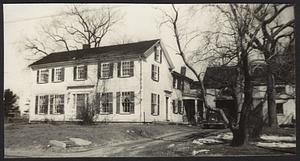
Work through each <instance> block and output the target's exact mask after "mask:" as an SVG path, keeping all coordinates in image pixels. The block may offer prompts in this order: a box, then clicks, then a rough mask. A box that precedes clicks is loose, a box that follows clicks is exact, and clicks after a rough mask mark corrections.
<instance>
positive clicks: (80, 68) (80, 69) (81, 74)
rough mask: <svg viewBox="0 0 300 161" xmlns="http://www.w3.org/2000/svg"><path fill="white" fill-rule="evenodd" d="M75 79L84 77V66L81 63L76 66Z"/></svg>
mask: <svg viewBox="0 0 300 161" xmlns="http://www.w3.org/2000/svg"><path fill="white" fill-rule="evenodd" d="M76 72H77V73H76V79H77V80H80V79H81V80H82V79H85V66H84V65H81V66H77V68H76Z"/></svg>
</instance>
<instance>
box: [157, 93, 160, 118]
mask: <svg viewBox="0 0 300 161" xmlns="http://www.w3.org/2000/svg"><path fill="white" fill-rule="evenodd" d="M159 104H160V100H159V94H158V95H157V115H159V108H160V106H159Z"/></svg>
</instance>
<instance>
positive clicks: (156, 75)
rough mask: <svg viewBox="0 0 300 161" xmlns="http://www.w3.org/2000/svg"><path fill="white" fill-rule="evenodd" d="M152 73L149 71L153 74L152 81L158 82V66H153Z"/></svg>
mask: <svg viewBox="0 0 300 161" xmlns="http://www.w3.org/2000/svg"><path fill="white" fill-rule="evenodd" d="M153 67H154V68H153V71H151V72H152V73H154V75H153V76H154V78H153V79H154V80H155V81H158V80H159V78H158V68H159V66H158V65H155V64H153Z"/></svg>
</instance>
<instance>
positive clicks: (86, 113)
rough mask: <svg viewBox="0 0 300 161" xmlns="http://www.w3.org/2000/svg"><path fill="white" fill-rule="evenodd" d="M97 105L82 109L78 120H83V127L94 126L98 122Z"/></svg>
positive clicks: (81, 122)
mask: <svg viewBox="0 0 300 161" xmlns="http://www.w3.org/2000/svg"><path fill="white" fill-rule="evenodd" d="M96 113H97V110H96V105H95V104H88V106H87V107H86V108H82V109H81V110H80V113H79V115H78V118H79V119H80V120H81V121H80V122H79V123H80V124H81V125H92V124H94V123H95V120H96V117H95V116H96Z"/></svg>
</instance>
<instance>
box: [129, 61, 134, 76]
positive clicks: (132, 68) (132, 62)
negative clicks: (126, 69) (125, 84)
mask: <svg viewBox="0 0 300 161" xmlns="http://www.w3.org/2000/svg"><path fill="white" fill-rule="evenodd" d="M133 75H134V61H130V76H133Z"/></svg>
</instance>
